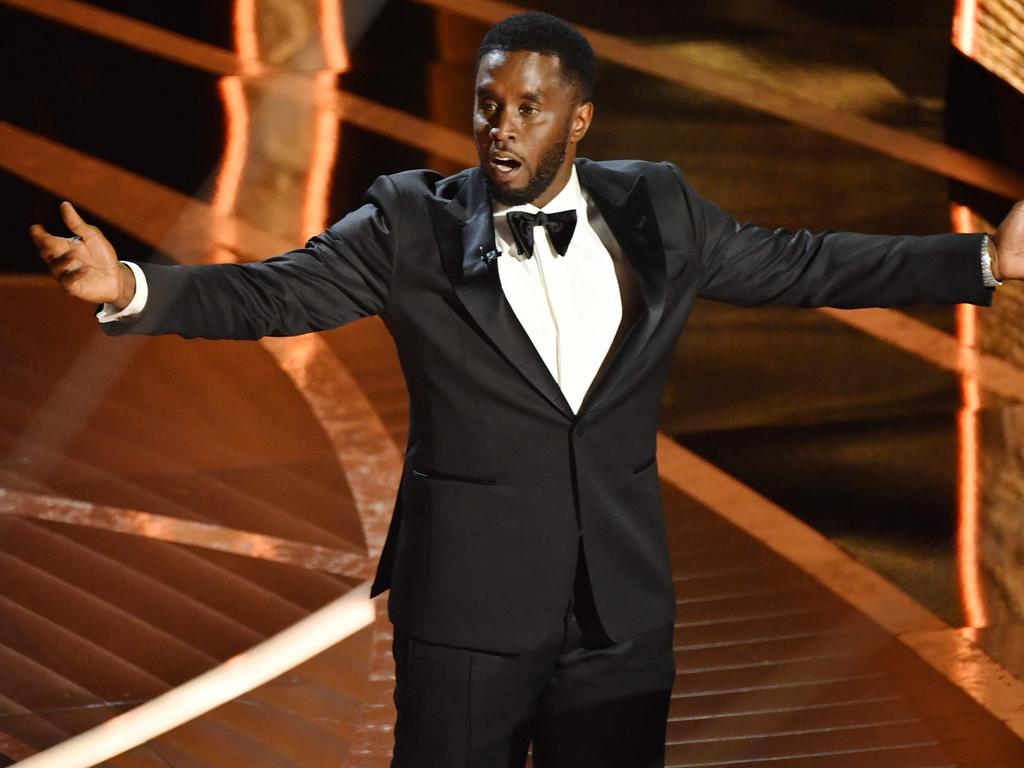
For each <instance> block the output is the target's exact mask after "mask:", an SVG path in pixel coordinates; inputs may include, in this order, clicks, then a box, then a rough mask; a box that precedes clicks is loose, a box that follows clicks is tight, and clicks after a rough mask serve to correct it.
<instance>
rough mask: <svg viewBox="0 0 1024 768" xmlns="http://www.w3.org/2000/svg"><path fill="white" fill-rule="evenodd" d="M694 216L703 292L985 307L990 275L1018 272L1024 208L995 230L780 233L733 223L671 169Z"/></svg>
mask: <svg viewBox="0 0 1024 768" xmlns="http://www.w3.org/2000/svg"><path fill="white" fill-rule="evenodd" d="M675 172H676V177H677V181H678V182H679V185H680V188H681V190H682V192H683V195H684V198H685V199H686V201H687V209H688V211H689V212H690V217H691V219H690V220H691V221H692V222H693V233H694V247H695V250H696V252H697V253H699V254H700V257H701V264H702V275H701V285H700V289H699V293H700V295H701V296H702V297H704V298H709V299H714V300H718V301H726V302H730V303H736V304H744V305H751V306H758V305H765V304H789V305H798V306H832V307H873V306H901V305H908V304H917V303H936V304H951V303H960V302H970V303H975V304H989V303H991V300H992V298H991V297H992V291H991V289H990V286H991V285H992V284H991V283H986V282H985V280H984V270H983V261H984V248H983V246H984V244H985V243H986V242H987V243H988V246H989V253H990V255H991V257H992V267H993V269H992V276H993V277H995V278H996V279H997V280H998V279H1021V278H1024V205H1022V204H1020V203H1018V204H1017V205H1016V206H1015V207H1014V208H1013V210H1012V211H1011V212H1010V214H1009V215H1008V216H1007V217H1006V220H1005V221H1004V222H1003V224H1002V225H1001V226H1000V227H999V230H998V231H997V232H996V233H995V234H994V235H991V236H989V238H988V239H987V240H986V238H985V236H983V235H982V234H980V233H979V234H945V235H930V236H924V237H917V236H886V235H863V234H857V233H852V232H832V231H824V232H818V233H812V232H809V231H807V230H800V231H788V230H782V229H769V228H765V227H758V226H754V225H751V224H740V223H738V222H737V221H735V220H734V219H733V218H732V217H730V216H729V215H728V214H726V213H725V212H724V211H722V210H721V209H719V208H718V206H716V205H715V204H714V203H712V202H711V201H709V200H707V199H705V198H703V197H701V196H700V195H699V194H698V193H697V192H695V191H694V190H693V188H692V187H691V186H690V185H689V183H688V182H687V181H686V180H685V178H684V177H683V176H682V174H681V173H679V171H678V169H675Z"/></svg>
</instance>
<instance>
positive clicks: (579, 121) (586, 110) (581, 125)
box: [569, 101, 594, 144]
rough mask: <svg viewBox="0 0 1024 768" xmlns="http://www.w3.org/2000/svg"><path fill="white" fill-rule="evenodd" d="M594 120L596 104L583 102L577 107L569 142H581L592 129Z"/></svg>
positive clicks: (570, 128)
mask: <svg viewBox="0 0 1024 768" xmlns="http://www.w3.org/2000/svg"><path fill="white" fill-rule="evenodd" d="M593 119H594V102H592V101H583V102H580V103H579V104H577V105H576V106H575V108H574V109H573V115H572V124H571V125H570V126H569V142H570V143H571V144H576V143H578V142H580V141H581V140H582V139H583V137H584V136H586V135H587V131H588V130H589V129H590V121H591V120H593Z"/></svg>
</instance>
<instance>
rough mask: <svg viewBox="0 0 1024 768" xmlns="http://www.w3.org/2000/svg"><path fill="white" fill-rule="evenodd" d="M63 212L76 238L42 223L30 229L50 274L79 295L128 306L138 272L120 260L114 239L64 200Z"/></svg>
mask: <svg viewBox="0 0 1024 768" xmlns="http://www.w3.org/2000/svg"><path fill="white" fill-rule="evenodd" d="M60 214H61V217H62V218H63V219H64V223H65V224H66V225H67V227H68V229H70V230H71V231H72V232H73V233H74V235H75V236H74V237H57V236H56V235H52V234H50V233H49V232H47V231H46V230H45V229H43V228H42V227H41V226H39V225H38V224H33V225H32V227H31V228H30V229H29V234H31V235H32V241H33V242H34V243H35V244H36V248H38V249H39V256H40V258H41V259H42V260H43V261H45V262H46V266H47V267H49V269H50V273H51V274H52V275H53V276H54V277H55V278H57V281H58V282H59V283H60V284H61V286H62V287H63V288H64V290H65V291H67V292H68V293H69V294H71V295H72V296H74V297H76V298H79V299H82V300H83V301H88V302H91V303H93V304H112V305H113V306H114V307H116V308H117V309H124V308H125V307H126V306H128V303H129V302H130V301H131V300H132V297H133V296H134V295H135V275H134V273H132V271H131V270H130V269H129V268H128V267H126V266H125V265H124V264H121V262H119V261H118V260H117V254H116V253H115V252H114V247H113V246H112V245H111V244H110V241H109V240H107V238H105V237H104V236H103V233H102V232H100V231H99V229H98V228H96V227H94V226H92V225H91V224H86V223H85V222H84V221H82V217H81V216H79V215H78V211H76V210H75V209H74V207H73V206H72V205H71V203H68V202H63V203H61V204H60Z"/></svg>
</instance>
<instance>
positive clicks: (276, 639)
mask: <svg viewBox="0 0 1024 768" xmlns="http://www.w3.org/2000/svg"><path fill="white" fill-rule="evenodd" d="M374 615H375V610H374V603H373V601H372V600H371V599H370V582H369V581H366V582H364V583H362V584H360V585H359V586H358V587H356V588H355V589H353V590H351V591H350V592H348V593H346V594H345V595H343V596H342V597H339V598H338V599H337V600H335V601H333V602H332V603H329V604H328V605H327V606H325V607H324V608H321V609H320V610H318V611H317V612H316V613H312V614H310V615H309V616H307V617H306V618H304V619H301V620H300V621H298V622H296V623H295V624H292V625H291V626H290V627H288V629H285V630H283V631H282V632H279V633H278V634H276V635H274V636H273V637H271V638H269V639H268V640H264V641H263V642H262V643H260V644H259V645H256V646H254V647H253V648H250V649H249V650H248V651H245V652H244V653H240V654H238V655H237V656H235V657H233V658H231V659H228V660H227V661H225V662H224V663H223V664H221V665H219V666H217V667H214V668H213V669H211V670H209V671H208V672H204V673H203V674H201V675H199V676H198V677H195V678H193V679H192V680H189V681H188V682H187V683H185V684H184V685H179V686H178V687H176V688H172V689H171V690H169V691H167V692H166V693H164V694H161V695H160V696H157V697H156V698H155V699H152V700H151V701H147V702H146V703H145V704H142V705H140V706H138V707H136V708H135V709H132V710H130V711H129V712H125V713H124V714H123V715H118V716H117V717H114V718H111V719H110V720H108V721H107V722H105V723H102V724H101V725H98V726H96V727H95V728H92V729H91V730H88V731H86V732H85V733H81V734H79V735H78V736H72V737H71V738H70V739H67V740H66V741H62V742H61V743H60V744H57V745H56V746H54V747H51V748H50V749H47V750H45V751H43V752H39V753H37V754H35V755H32V756H31V757H29V758H26V759H25V760H22V761H21V762H19V763H16V764H15V765H17V766H18V768H90V766H94V765H96V764H97V763H101V762H103V761H104V760H109V759H110V758H112V757H115V756H117V755H120V754H123V753H124V752H127V751H128V750H129V749H134V748H135V747H137V746H139V745H140V744H144V743H145V742H147V741H149V740H150V739H153V738H156V737H157V736H160V735H161V734H164V733H167V731H170V730H171V729H173V728H177V727H178V726H180V725H182V724H184V723H187V722H188V721H189V720H193V719H195V718H197V717H199V716H200V715H203V714H205V713H207V712H209V711H210V710H211V709H214V708H216V707H219V706H221V705H222V704H226V703H227V702H229V701H231V700H232V699H235V698H238V697H239V696H241V695H243V694H245V693H247V692H249V691H251V690H252V689H253V688H255V687H256V686H259V685H263V684H264V683H266V682H269V681H270V680H273V679H274V678H275V677H277V676H278V675H282V674H284V673H285V672H287V671H288V670H290V669H292V668H294V667H296V666H298V665H299V664H301V663H303V662H304V661H306V660H307V659H310V658H312V657H313V656H315V655H316V654H318V653H322V652H323V651H326V650H327V649H328V648H330V647H331V646H332V645H334V644H335V643H337V642H338V641H340V640H344V639H345V638H346V637H349V636H351V635H353V634H355V633H356V632H358V631H359V630H361V629H363V628H364V627H367V626H369V625H370V624H372V623H373V620H374Z"/></svg>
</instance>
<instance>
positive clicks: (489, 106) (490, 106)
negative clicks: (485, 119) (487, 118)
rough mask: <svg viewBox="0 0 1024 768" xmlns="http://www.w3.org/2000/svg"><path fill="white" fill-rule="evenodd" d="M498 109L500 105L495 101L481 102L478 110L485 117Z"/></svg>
mask: <svg viewBox="0 0 1024 768" xmlns="http://www.w3.org/2000/svg"><path fill="white" fill-rule="evenodd" d="M497 108H498V105H497V104H495V103H494V102H493V101H481V102H480V106H479V107H478V109H479V110H480V111H481V112H482V113H483V114H485V115H490V114H492V113H493V112H494V111H495V110H496V109H497Z"/></svg>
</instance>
